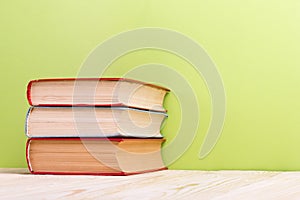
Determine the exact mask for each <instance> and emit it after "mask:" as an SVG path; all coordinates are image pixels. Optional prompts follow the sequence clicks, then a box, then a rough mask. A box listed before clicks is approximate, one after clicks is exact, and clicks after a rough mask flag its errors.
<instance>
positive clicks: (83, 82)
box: [27, 78, 169, 111]
mask: <svg viewBox="0 0 300 200" xmlns="http://www.w3.org/2000/svg"><path fill="white" fill-rule="evenodd" d="M168 91H169V90H168V89H166V88H163V87H160V86H157V85H153V84H149V83H144V82H140V81H136V80H132V79H124V78H99V79H96V78H91V79H89V78H77V79H40V80H33V81H30V82H29V84H28V86H27V99H28V102H29V104H30V105H33V106H126V107H134V108H140V109H146V110H155V111H165V109H164V108H163V105H162V104H163V100H164V97H165V95H166V93H167V92H168Z"/></svg>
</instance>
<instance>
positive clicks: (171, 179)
mask: <svg viewBox="0 0 300 200" xmlns="http://www.w3.org/2000/svg"><path fill="white" fill-rule="evenodd" d="M0 179H1V183H0V196H1V199H14V200H15V199H70V200H71V199H72V200H73V199H101V200H102V199H126V200H127V199H192V200H197V199H201V200H202V199H213V200H219V199H222V200H224V199H230V200H232V199H239V200H240V199H243V200H244V199H256V200H257V199H272V200H273V199H276V200H277V199H278V200H279V199H284V200H285V199H288V200H292V199H300V172H263V171H192V170H191V171H184V170H164V171H158V172H152V173H146V174H139V175H133V176H74V175H73V176H62V175H31V174H29V173H28V172H27V170H26V169H0Z"/></svg>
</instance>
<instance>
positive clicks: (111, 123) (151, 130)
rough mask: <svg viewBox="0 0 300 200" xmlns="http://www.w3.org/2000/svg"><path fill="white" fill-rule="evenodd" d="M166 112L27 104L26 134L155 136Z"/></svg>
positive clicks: (48, 135) (51, 135)
mask: <svg viewBox="0 0 300 200" xmlns="http://www.w3.org/2000/svg"><path fill="white" fill-rule="evenodd" d="M166 117H167V115H166V113H162V112H153V111H146V110H139V109H133V108H127V107H31V108H30V109H29V111H28V114H27V118H26V125H25V129H26V130H25V131H26V135H27V136H28V137H142V138H147V137H155V138H161V137H162V135H161V134H160V128H161V125H162V123H163V121H164V119H165V118H166Z"/></svg>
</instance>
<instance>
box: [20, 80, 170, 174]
mask: <svg viewBox="0 0 300 200" xmlns="http://www.w3.org/2000/svg"><path fill="white" fill-rule="evenodd" d="M168 91H169V90H168V89H166V88H163V87H160V86H157V85H153V84H148V83H144V82H140V81H136V80H132V79H123V78H100V79H86V78H79V79H40V80H33V81H30V82H29V84H28V86H27V99H28V102H29V104H30V105H31V107H30V108H29V110H28V113H27V117H26V125H25V129H26V130H25V132H26V135H27V137H28V140H27V145H26V159H27V163H28V168H29V170H30V172H31V173H34V174H98V175H129V174H136V173H143V172H149V171H156V170H161V169H166V167H165V165H164V163H163V160H162V156H161V145H162V143H163V142H164V141H165V139H164V138H163V136H162V135H161V133H160V129H161V126H162V124H163V122H164V120H165V118H166V117H167V113H166V110H165V109H164V108H163V101H164V97H165V95H166V94H167V92H168Z"/></svg>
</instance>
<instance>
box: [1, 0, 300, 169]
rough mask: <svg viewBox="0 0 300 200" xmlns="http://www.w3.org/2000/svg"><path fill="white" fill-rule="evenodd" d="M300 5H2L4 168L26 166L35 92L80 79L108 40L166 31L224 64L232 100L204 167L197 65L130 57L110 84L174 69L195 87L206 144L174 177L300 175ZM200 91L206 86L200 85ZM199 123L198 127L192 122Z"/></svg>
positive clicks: (166, 57) (173, 107)
mask: <svg viewBox="0 0 300 200" xmlns="http://www.w3.org/2000/svg"><path fill="white" fill-rule="evenodd" d="M299 10H300V1H298V0H287V1H283V0H274V1H261V0H251V1H250V0H246V1H238V0H228V1H202V0H193V1H171V0H164V1H158V0H151V1H150V0H149V1H144V0H140V1H135V0H132V1H121V0H112V1H96V0H93V1H84V0H82V1H76V0H62V1H59V0H42V1H40V0H28V1H22V0H20V1H16V0H11V1H1V2H0V29H1V30H0V69H1V86H0V87H1V104H0V106H1V112H0V113H1V114H0V116H1V126H0V133H1V146H0V156H1V157H0V167H25V166H26V161H25V141H26V137H25V135H24V120H25V114H26V111H27V109H28V107H29V106H28V104H27V101H26V97H25V91H26V84H27V82H28V81H29V80H31V79H37V78H47V77H76V76H77V73H78V71H79V69H80V66H81V64H82V62H83V61H84V60H85V59H86V57H87V56H88V55H89V53H90V52H91V51H92V50H93V49H94V48H95V47H96V46H97V45H98V44H99V43H101V42H102V41H104V40H106V39H108V38H109V37H111V36H112V35H115V34H118V33H120V32H123V31H126V30H131V29H135V28H139V27H162V28H168V29H173V30H176V31H178V32H181V33H183V34H185V35H187V36H189V37H191V38H193V39H194V40H196V41H197V42H198V43H199V44H200V45H201V46H202V47H203V48H204V49H205V50H206V51H207V52H208V54H209V55H210V56H211V58H212V59H213V60H214V62H215V63H216V65H217V67H218V70H219V72H220V74H221V76H222V78H223V81H224V87H225V90H226V96H227V113H226V119H225V124H224V129H223V132H222V135H221V137H220V139H219V141H218V143H217V145H216V147H215V148H214V150H213V151H212V152H211V153H210V154H209V156H207V157H206V158H205V159H203V160H200V159H198V154H199V149H200V145H201V144H202V141H203V138H204V136H205V133H206V131H207V128H208V125H209V120H210V115H211V108H210V97H209V94H208V91H207V89H206V87H205V84H204V82H203V80H202V78H201V77H200V76H198V75H197V74H195V71H194V70H193V68H192V66H190V65H189V64H188V63H186V62H185V61H183V60H182V59H180V58H179V57H176V56H175V55H172V54H169V53H166V52H160V51H155V50H142V51H137V52H133V53H130V54H128V55H126V56H123V57H121V58H120V59H118V60H117V61H116V62H114V63H113V64H112V66H111V68H110V69H109V70H108V71H107V73H106V75H107V76H121V75H123V74H124V73H126V72H127V71H128V70H130V69H131V68H132V67H133V66H136V65H140V64H145V63H149V62H156V63H162V64H166V65H169V66H171V67H173V68H174V69H175V70H176V71H178V72H179V73H181V74H182V76H183V77H185V78H186V80H187V81H188V82H189V83H190V84H191V85H192V86H193V87H194V89H195V92H196V95H197V97H198V98H199V105H200V108H201V114H202V116H201V121H200V124H199V125H200V126H199V130H198V132H197V136H196V138H195V140H194V142H193V144H192V145H191V146H190V148H189V149H188V150H187V151H186V152H185V153H184V154H183V156H182V157H181V158H180V159H178V160H177V161H176V162H174V163H172V164H171V165H170V168H171V169H210V170H213V169H264V170H300V156H299V152H300V121H299V120H300V87H299V86H300V78H299V75H300V59H299V53H300V12H299ZM196 86H197V87H196ZM165 105H166V107H167V108H168V110H169V115H170V117H169V119H168V122H167V124H166V126H165V128H164V130H163V132H164V134H165V136H166V137H167V138H168V139H169V141H171V140H172V138H174V137H175V136H174V134H172V133H175V132H176V130H177V129H178V123H179V122H180V109H179V105H178V102H177V101H176V98H175V97H174V94H170V95H169V96H168V98H167V99H166V103H165ZM191 120H193V119H191Z"/></svg>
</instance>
